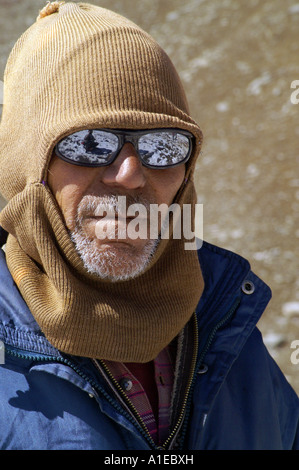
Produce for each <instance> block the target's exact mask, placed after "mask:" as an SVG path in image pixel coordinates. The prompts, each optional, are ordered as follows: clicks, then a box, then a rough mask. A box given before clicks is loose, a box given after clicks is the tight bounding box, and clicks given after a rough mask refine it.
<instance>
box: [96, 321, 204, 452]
mask: <svg viewBox="0 0 299 470" xmlns="http://www.w3.org/2000/svg"><path fill="white" fill-rule="evenodd" d="M194 323H195V325H194V351H193V357H192V362H191V372H190V375H189V381H188V385H187V389H186V393H185V398H184V400H183V404H182V408H181V412H180V414H179V417H178V420H177V423H176V425H175V426H174V428H173V430H172V431H171V433H170V434H169V436H168V438H167V439H166V441H165V442H164V443H163V444H162V445H158V446H157V445H156V444H155V442H154V441H153V439H152V437H151V435H150V433H149V431H148V429H147V427H146V426H145V424H144V422H143V420H142V418H141V416H140V414H139V413H138V411H137V410H136V407H135V406H134V405H133V403H132V402H131V400H130V399H129V398H128V396H127V395H126V393H125V392H124V390H123V389H122V388H121V386H120V385H119V383H118V382H117V380H115V378H114V377H113V375H112V373H111V372H110V370H109V368H108V367H107V365H106V364H105V362H104V361H102V360H98V361H97V360H93V361H94V363H95V365H96V367H97V368H98V369H100V367H99V365H98V364H97V362H99V363H100V364H101V366H102V367H103V369H104V371H105V372H106V374H107V375H108V377H109V379H110V381H111V383H112V384H113V386H114V387H115V388H116V390H117V392H118V393H119V394H120V395H121V397H122V398H123V400H124V402H125V403H126V405H127V406H128V408H129V409H130V411H131V412H132V415H133V416H134V418H135V420H136V421H137V422H138V423H139V425H140V426H141V428H142V429H143V435H144V436H145V437H146V439H147V441H148V442H149V443H150V444H151V446H152V447H153V448H154V449H156V450H166V449H167V448H168V449H169V448H170V447H167V446H168V445H170V443H171V442H172V441H173V440H174V438H175V436H176V435H177V433H178V432H179V430H180V428H181V425H182V423H183V420H184V416H185V413H186V406H187V403H188V396H189V392H190V390H191V385H192V381H193V376H194V371H195V367H196V357H197V351H198V328H197V318H196V315H195V314H194Z"/></svg>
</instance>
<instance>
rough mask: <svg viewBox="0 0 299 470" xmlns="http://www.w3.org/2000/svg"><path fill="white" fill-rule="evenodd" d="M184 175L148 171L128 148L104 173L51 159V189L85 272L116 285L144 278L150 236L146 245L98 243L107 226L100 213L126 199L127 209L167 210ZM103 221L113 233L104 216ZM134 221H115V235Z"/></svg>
mask: <svg viewBox="0 0 299 470" xmlns="http://www.w3.org/2000/svg"><path fill="white" fill-rule="evenodd" d="M184 175H185V165H180V166H176V167H173V168H168V169H161V170H156V169H150V168H146V167H145V166H143V165H142V164H141V162H140V160H139V158H138V155H137V154H136V151H135V149H134V147H133V146H132V145H131V144H130V143H126V144H125V145H124V146H123V148H122V150H121V151H120V153H119V155H118V157H117V158H116V160H115V161H114V162H113V163H112V164H111V165H109V166H105V167H98V168H90V167H83V166H76V165H72V164H70V163H67V162H64V161H63V160H61V159H60V158H58V157H57V156H56V155H55V156H53V158H52V160H51V163H50V167H49V174H48V185H49V187H50V189H51V190H52V192H53V194H54V196H55V198H56V200H57V203H58V205H59V206H60V209H61V211H62V215H63V217H64V221H65V224H66V227H67V228H68V229H69V231H70V233H71V236H72V239H73V241H74V243H75V245H76V248H77V251H78V252H79V254H80V255H81V258H82V259H83V262H84V264H85V267H86V268H87V270H88V271H90V272H93V273H96V274H98V275H99V276H100V277H101V278H105V279H110V280H112V281H116V280H121V279H130V278H132V277H135V276H136V275H137V274H139V273H140V272H142V271H143V269H144V268H145V267H146V265H147V264H148V262H149V260H150V258H151V256H152V255H153V253H154V252H155V249H156V246H157V240H152V239H150V238H149V235H147V237H146V238H145V239H144V238H135V239H132V238H131V237H130V236H126V237H125V238H118V237H117V236H116V237H112V238H108V237H106V238H103V237H101V238H99V237H98V236H97V228H98V227H99V224H100V223H102V222H103V220H104V219H103V212H101V211H103V210H104V209H103V208H105V207H111V206H112V207H115V200H116V197H118V196H125V197H126V200H127V204H133V203H134V202H135V203H139V204H144V206H149V204H158V205H160V204H167V205H168V206H169V205H170V204H171V203H172V201H173V199H174V197H175V195H176V193H177V191H178V189H179V188H180V186H181V184H182V182H183V179H184ZM107 205H108V206H107ZM99 209H100V210H99ZM108 211H109V210H108ZM104 217H105V221H106V227H108V229H109V219H107V217H106V213H105V215H104ZM107 220H108V223H107ZM131 220H132V219H131V218H130V217H125V218H123V217H122V218H118V217H116V218H115V219H111V224H112V223H113V227H114V228H115V227H116V233H117V231H119V232H120V231H121V230H124V229H126V228H127V227H128V224H129V223H130V222H131ZM110 228H111V227H110Z"/></svg>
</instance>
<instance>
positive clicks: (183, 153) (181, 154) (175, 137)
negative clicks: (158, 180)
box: [138, 131, 191, 168]
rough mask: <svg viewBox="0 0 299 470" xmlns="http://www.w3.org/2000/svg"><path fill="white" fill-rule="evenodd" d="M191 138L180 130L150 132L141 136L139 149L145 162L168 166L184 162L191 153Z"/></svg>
mask: <svg viewBox="0 0 299 470" xmlns="http://www.w3.org/2000/svg"><path fill="white" fill-rule="evenodd" d="M190 150H191V140H190V139H189V138H188V137H187V136H186V135H184V134H181V133H179V132H173V131H172V132H167V131H161V132H149V133H148V134H145V135H143V136H141V137H140V138H139V142H138V151H139V154H140V156H141V158H142V160H143V161H144V163H145V164H147V165H150V166H154V167H158V168H159V167H167V166H170V165H176V164H178V163H181V162H183V161H184V160H185V159H186V158H187V156H188V155H189V154H190Z"/></svg>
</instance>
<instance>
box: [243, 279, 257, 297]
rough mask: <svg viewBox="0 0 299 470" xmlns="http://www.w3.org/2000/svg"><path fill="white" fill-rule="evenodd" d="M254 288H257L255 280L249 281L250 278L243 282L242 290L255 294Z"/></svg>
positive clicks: (245, 292)
mask: <svg viewBox="0 0 299 470" xmlns="http://www.w3.org/2000/svg"><path fill="white" fill-rule="evenodd" d="M254 290H255V287H254V284H253V282H251V281H248V280H246V281H244V282H243V284H242V291H243V292H244V294H247V295H249V294H253V292H254Z"/></svg>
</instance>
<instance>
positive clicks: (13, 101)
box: [0, 2, 203, 362]
mask: <svg viewBox="0 0 299 470" xmlns="http://www.w3.org/2000/svg"><path fill="white" fill-rule="evenodd" d="M101 127H105V128H107V127H108V128H129V129H148V128H156V127H158V128H159V127H160V128H161V127H178V128H182V129H186V130H189V131H191V132H192V133H193V134H194V136H195V137H196V142H197V144H196V146H195V149H194V153H193V156H192V158H191V159H190V162H189V163H188V166H187V168H186V179H185V181H184V184H183V185H182V187H181V188H180V190H179V192H178V194H177V197H176V199H175V202H178V203H179V204H180V205H182V204H193V205H194V203H195V202H196V196H195V191H194V186H193V181H192V175H193V171H194V166H195V160H196V157H197V156H198V153H199V150H200V141H201V131H200V129H199V127H198V125H197V124H196V123H195V122H194V121H193V120H192V119H191V117H190V116H189V111H188V105H187V102H186V98H185V94H184V91H183V88H182V85H181V82H180V80H179V78H178V75H177V73H176V71H175V69H174V67H173V65H172V63H171V62H170V59H169V58H168V56H167V55H166V54H165V52H164V51H163V50H162V49H161V48H160V47H159V46H158V44H157V43H156V42H155V41H154V40H153V39H152V38H151V37H150V36H149V35H148V34H147V33H145V32H144V31H143V30H141V29H140V28H139V27H138V26H136V25H135V24H133V23H132V22H130V21H128V20H127V19H125V18H123V17H121V16H119V15H117V14H115V13H113V12H111V11H108V10H106V9H103V8H100V7H96V6H93V5H90V4H84V3H64V2H53V3H52V4H49V5H48V6H47V7H46V9H44V10H43V11H42V12H41V14H40V16H39V18H38V19H37V21H36V22H35V23H34V24H33V25H32V26H31V27H30V28H29V29H28V30H27V31H26V32H25V33H24V34H23V35H22V36H21V38H20V39H19V40H18V41H17V43H16V44H15V47H14V49H13V51H12V52H11V55H10V57H9V59H8V63H7V67H6V71H5V76H4V109H3V115H2V121H1V125H0V192H1V193H2V194H3V196H4V197H5V198H6V199H7V201H8V204H7V206H6V207H5V209H4V210H3V211H2V212H1V213H0V225H1V226H2V227H3V228H4V229H5V230H6V231H7V232H8V233H9V236H8V241H7V245H6V257H7V264H8V267H9V270H10V272H11V274H12V276H13V278H14V280H15V282H16V284H17V286H18V288H19V290H20V292H21V294H22V296H23V298H24V299H25V301H26V303H27V305H28V307H29V308H30V310H31V312H32V314H33V316H34V317H35V319H36V321H37V322H38V324H39V325H40V328H41V330H42V332H43V333H44V335H45V336H46V337H47V338H48V340H49V341H50V342H51V343H52V344H53V345H54V346H55V347H57V348H58V349H60V350H61V351H63V352H66V353H69V354H73V355H80V356H86V357H96V358H100V359H107V360H115V361H129V362H147V361H149V360H152V359H153V358H154V357H155V356H156V355H157V354H158V353H159V351H160V350H161V349H163V348H164V347H165V346H166V345H167V344H168V343H169V342H170V341H171V340H172V339H173V338H174V337H175V336H176V335H177V334H178V333H179V332H180V330H181V329H182V328H183V327H184V325H185V324H186V322H188V320H189V319H190V317H191V316H192V313H193V312H194V309H195V307H196V305H197V303H198V301H199V298H200V296H201V293H202V290H203V280H202V275H201V271H200V267H199V264H198V260H197V254H196V251H192V250H191V251H188V250H185V249H184V242H185V240H184V239H181V240H179V239H170V240H162V241H161V243H160V244H159V247H158V249H157V252H156V254H155V256H154V257H153V260H152V261H151V263H150V265H149V266H148V268H147V269H146V271H145V272H144V273H143V274H141V275H139V276H138V277H136V278H135V279H132V280H129V281H121V282H109V281H102V280H99V278H97V277H96V275H92V274H88V273H87V271H86V269H85V268H84V266H83V263H82V261H81V259H80V257H79V255H78V254H77V252H76V250H75V248H74V245H73V242H72V241H71V239H70V236H69V233H68V231H67V229H66V227H65V225H64V221H63V218H62V215H61V211H60V209H59V207H58V205H57V203H56V200H55V198H54V197H53V195H52V193H51V191H50V189H49V188H48V186H47V185H46V184H44V183H43V182H44V181H46V179H47V170H48V165H49V162H50V159H51V156H52V154H53V148H54V145H55V144H56V143H57V142H58V141H59V140H60V139H61V138H62V137H64V136H66V135H68V134H70V133H72V132H75V131H77V130H81V129H88V128H101ZM166 172H167V170H165V174H166Z"/></svg>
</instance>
